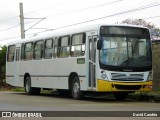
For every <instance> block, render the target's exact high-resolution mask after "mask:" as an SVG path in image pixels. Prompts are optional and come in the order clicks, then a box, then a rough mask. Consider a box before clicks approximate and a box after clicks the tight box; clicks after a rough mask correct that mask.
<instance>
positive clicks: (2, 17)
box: [0, 0, 160, 46]
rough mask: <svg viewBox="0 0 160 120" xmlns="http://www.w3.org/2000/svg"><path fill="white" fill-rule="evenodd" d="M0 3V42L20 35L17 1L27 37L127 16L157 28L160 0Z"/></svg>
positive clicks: (117, 20) (24, 0) (22, 0)
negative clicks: (21, 9)
mask: <svg viewBox="0 0 160 120" xmlns="http://www.w3.org/2000/svg"><path fill="white" fill-rule="evenodd" d="M0 3H1V4H0V11H1V12H0V46H3V45H7V43H9V42H11V41H15V40H18V39H20V35H21V34H20V18H19V15H20V10H19V3H23V13H24V23H25V35H26V38H31V37H34V36H38V35H43V34H46V33H47V31H51V32H54V31H55V30H63V29H68V28H70V27H79V26H88V25H92V24H101V23H103V24H115V23H116V24H117V23H118V24H119V23H121V22H122V21H123V20H125V19H128V18H130V19H144V20H146V21H147V22H150V23H151V24H154V25H155V26H156V27H159V28H160V12H159V11H160V0H0ZM42 18H43V19H42ZM66 26H70V27H66Z"/></svg>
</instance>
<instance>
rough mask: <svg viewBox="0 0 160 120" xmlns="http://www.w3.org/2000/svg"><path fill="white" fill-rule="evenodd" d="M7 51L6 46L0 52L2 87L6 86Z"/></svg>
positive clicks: (0, 81) (0, 84)
mask: <svg viewBox="0 0 160 120" xmlns="http://www.w3.org/2000/svg"><path fill="white" fill-rule="evenodd" d="M6 51H7V47H6V46H3V47H1V50H0V86H2V85H3V84H4V82H3V80H4V79H5V71H6V70H5V68H6Z"/></svg>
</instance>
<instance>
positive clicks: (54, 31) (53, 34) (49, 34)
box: [8, 24, 146, 45]
mask: <svg viewBox="0 0 160 120" xmlns="http://www.w3.org/2000/svg"><path fill="white" fill-rule="evenodd" d="M101 26H126V27H138V28H146V27H143V26H138V25H130V24H94V25H89V26H83V27H82V26H75V27H74V28H73V27H72V28H70V27H69V28H68V27H66V28H65V27H64V28H63V29H62V28H55V29H52V30H50V31H48V32H47V31H46V34H43V35H39V36H35V37H32V38H26V39H18V40H16V41H12V42H10V43H8V45H14V44H21V43H24V42H30V41H36V40H43V39H49V38H54V37H59V36H64V35H69V34H76V33H81V32H87V31H95V30H99V28H100V27H101Z"/></svg>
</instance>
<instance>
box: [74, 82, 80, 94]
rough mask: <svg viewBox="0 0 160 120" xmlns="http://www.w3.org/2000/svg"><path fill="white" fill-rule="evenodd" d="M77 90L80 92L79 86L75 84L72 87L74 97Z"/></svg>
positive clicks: (77, 92)
mask: <svg viewBox="0 0 160 120" xmlns="http://www.w3.org/2000/svg"><path fill="white" fill-rule="evenodd" d="M79 90H80V85H79V83H78V82H75V83H74V86H73V94H74V96H75V97H77V96H78V94H79Z"/></svg>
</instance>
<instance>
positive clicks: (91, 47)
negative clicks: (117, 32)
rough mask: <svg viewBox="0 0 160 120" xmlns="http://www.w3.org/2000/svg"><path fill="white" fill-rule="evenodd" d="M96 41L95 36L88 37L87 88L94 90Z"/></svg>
mask: <svg viewBox="0 0 160 120" xmlns="http://www.w3.org/2000/svg"><path fill="white" fill-rule="evenodd" d="M96 41H97V36H90V37H89V83H88V84H89V88H90V89H91V90H93V89H95V88H96Z"/></svg>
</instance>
